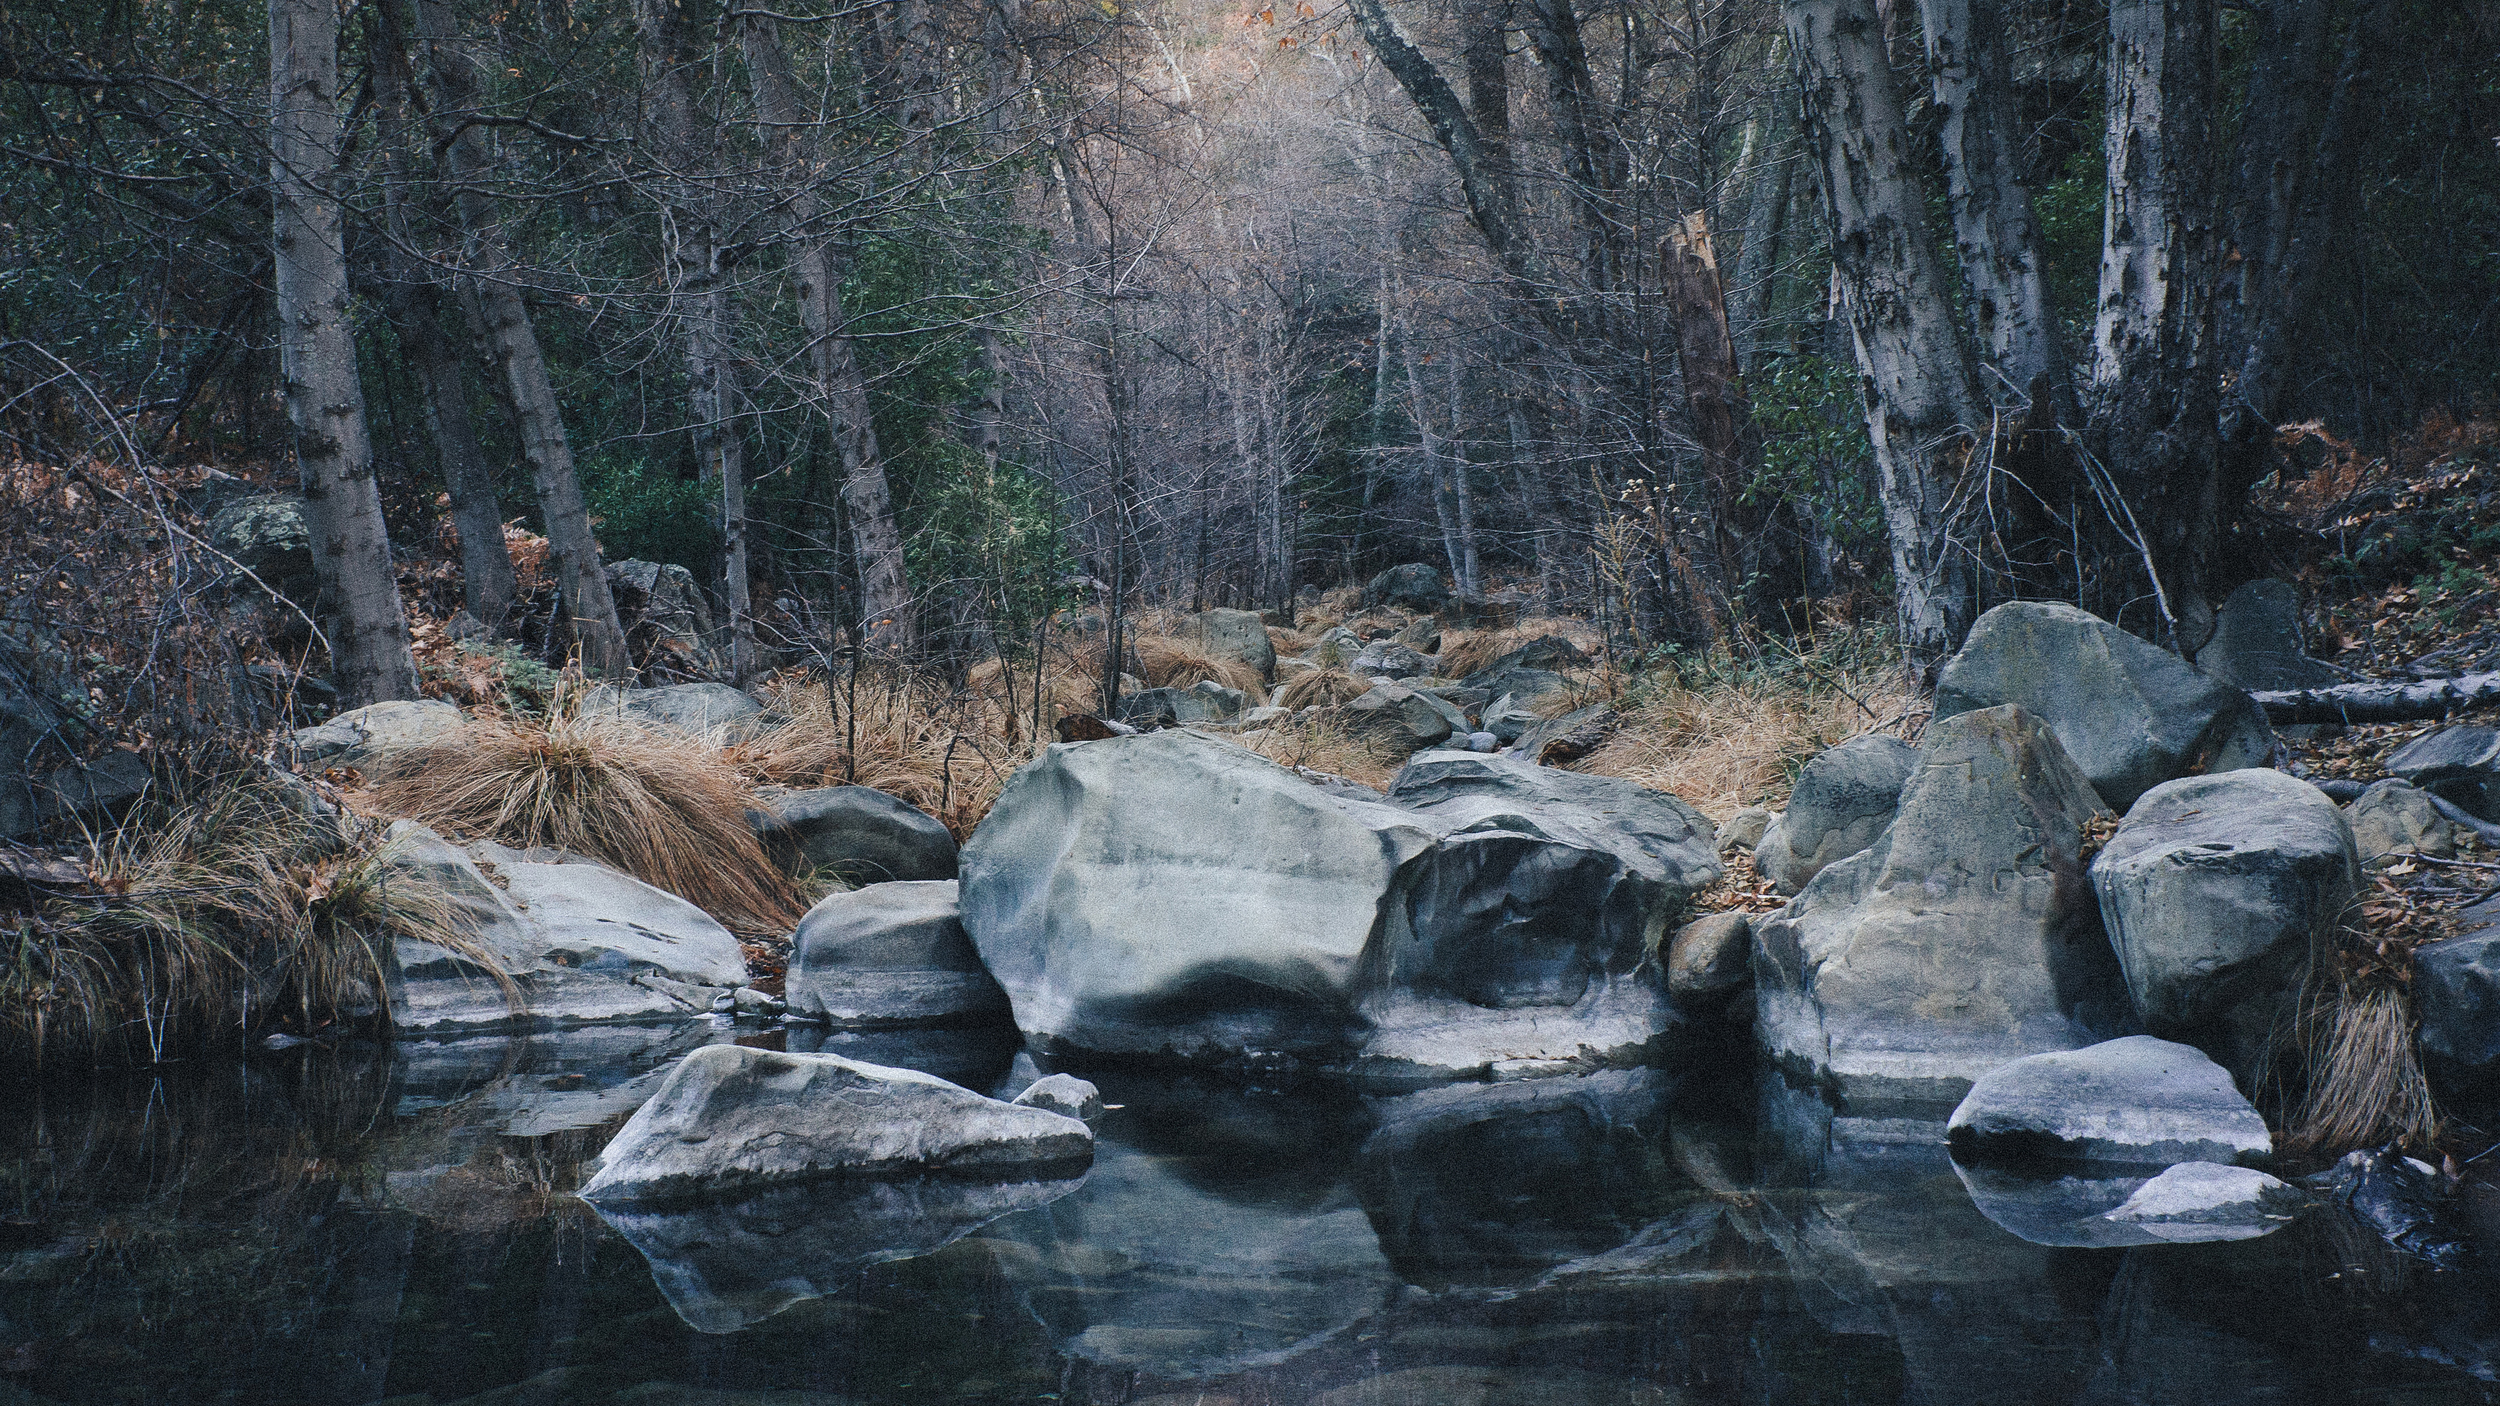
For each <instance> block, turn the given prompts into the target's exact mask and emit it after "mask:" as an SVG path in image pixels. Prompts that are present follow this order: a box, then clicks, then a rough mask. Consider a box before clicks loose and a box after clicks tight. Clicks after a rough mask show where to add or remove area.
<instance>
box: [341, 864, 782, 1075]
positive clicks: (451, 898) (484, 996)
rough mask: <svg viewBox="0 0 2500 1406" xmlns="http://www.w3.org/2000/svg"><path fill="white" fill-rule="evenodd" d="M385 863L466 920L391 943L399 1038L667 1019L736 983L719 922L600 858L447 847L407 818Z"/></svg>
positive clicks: (733, 950)
mask: <svg viewBox="0 0 2500 1406" xmlns="http://www.w3.org/2000/svg"><path fill="white" fill-rule="evenodd" d="M384 863H385V864H386V865H387V866H388V870H389V872H391V873H392V874H395V875H401V876H405V877H406V878H408V879H412V880H414V881H416V882H418V883H421V884H423V885H425V886H426V887H427V888H428V889H430V890H432V891H433V892H435V893H436V894H438V895H440V896H441V897H442V899H443V901H444V902H446V903H447V904H449V905H450V906H451V907H452V909H453V910H454V911H455V912H456V913H457V914H458V916H459V919H460V922H461V924H462V926H463V927H465V928H466V929H467V931H466V933H465V934H463V936H462V940H460V941H457V942H444V943H434V942H426V941H421V940H419V939H417V938H414V937H400V938H398V939H397V940H395V941H394V942H393V943H392V944H391V951H390V954H389V957H388V960H387V963H386V967H385V985H386V987H387V988H388V990H389V993H390V1006H391V1023H392V1025H393V1027H394V1029H395V1030H396V1032H397V1033H398V1034H400V1035H401V1036H403V1037H408V1036H422V1035H436V1034H445V1033H461V1032H469V1031H478V1030H490V1029H494V1030H500V1029H532V1028H541V1029H543V1028H554V1027H564V1026H572V1025H581V1024H588V1023H595V1022H605V1021H655V1020H678V1019H684V1018H685V1017H687V1016H689V1015H694V1014H699V1013H700V1012H701V1011H703V1010H704V1009H707V1008H708V1007H709V1005H710V1003H711V1000H712V999H713V997H714V996H716V995H719V994H725V993H727V992H730V991H733V990H735V989H736V988H737V987H740V986H743V985H745V984H746V976H747V972H746V956H745V953H744V952H743V951H741V950H740V948H739V946H738V940H737V939H736V938H735V937H733V936H731V935H730V933H729V930H728V929H726V928H724V927H722V926H721V925H720V924H719V923H717V922H715V921H713V919H712V917H711V915H709V914H707V913H705V912H704V911H703V910H702V909H700V908H697V907H695V906H694V905H693V904H691V903H688V902H686V901H685V900H684V899H682V898H679V897H677V896H676V895H675V894H671V893H664V892H662V891H661V890H659V889H656V888H653V887H651V886H650V885H649V884H646V883H643V882H642V881H641V880H639V879H636V878H634V877H632V876H631V875H628V874H621V873H618V872H617V871H616V870H613V869H610V868H608V867H607V866H605V865H602V864H597V863H593V862H591V861H589V860H586V859H582V858H580V857H578V856H575V855H568V854H565V853H563V852H562V851H558V850H526V851H524V850H512V849H507V848H505V847H504V846H502V845H498V844H494V843H492V842H489V841H478V842H475V843H472V844H470V845H468V846H466V847H461V846H456V845H453V844H451V843H449V842H448V841H446V840H444V839H443V838H442V837H441V836H439V835H437V834H435V833H434V832H433V831H431V830H428V829H426V828H425V827H424V826H422V825H418V824H416V823H414V822H413V821H405V820H403V821H399V822H397V823H396V824H394V825H393V826H392V827H391V830H390V834H389V837H388V840H387V847H386V849H385V850H384ZM489 963H491V964H492V967H493V970H490V969H489V966H488V964H489ZM496 971H500V972H501V973H502V974H503V976H504V977H506V978H508V979H509V980H510V983H511V985H510V989H509V990H507V989H506V987H505V985H504V983H503V982H501V981H498V980H497V979H496V976H495V972H496Z"/></svg>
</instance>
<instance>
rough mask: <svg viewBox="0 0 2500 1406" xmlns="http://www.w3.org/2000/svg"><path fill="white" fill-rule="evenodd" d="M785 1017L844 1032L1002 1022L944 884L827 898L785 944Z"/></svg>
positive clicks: (998, 994)
mask: <svg viewBox="0 0 2500 1406" xmlns="http://www.w3.org/2000/svg"><path fill="white" fill-rule="evenodd" d="M790 950H791V961H790V968H789V972H788V977H787V988H786V990H787V996H788V999H789V1002H790V1010H791V1013H792V1014H793V1015H795V1016H799V1017H802V1018H807V1019H815V1020H822V1021H825V1022H827V1023H828V1024H832V1025H839V1026H851V1027H876V1026H902V1025H934V1024H942V1023H949V1022H965V1021H979V1020H1003V1019H1005V1018H1006V1016H1007V993H1006V992H1004V991H1001V990H1000V989H999V987H998V983H997V982H996V981H994V980H992V979H991V977H990V974H989V972H988V970H987V969H985V968H983V967H982V965H981V954H980V953H979V952H976V951H974V950H973V946H972V939H971V938H970V937H969V936H967V935H966V934H965V932H964V926H963V919H962V916H961V914H960V912H959V911H958V909H957V906H956V886H955V881H954V880H952V879H945V880H931V881H925V882H920V883H896V884H871V885H869V886H868V887H866V888H863V889H853V890H851V891H849V892H845V893H833V894H827V895H826V896H825V897H824V898H823V899H822V900H820V901H819V902H818V903H817V904H816V906H815V907H813V908H811V909H809V910H808V912H807V916H806V917H805V918H803V919H801V920H800V922H799V929H798V932H797V934H796V935H795V936H793V937H792V938H791V942H790Z"/></svg>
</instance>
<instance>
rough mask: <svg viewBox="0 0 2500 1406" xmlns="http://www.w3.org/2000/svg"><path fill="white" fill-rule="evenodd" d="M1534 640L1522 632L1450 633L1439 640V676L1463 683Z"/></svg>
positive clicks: (1461, 631)
mask: <svg viewBox="0 0 2500 1406" xmlns="http://www.w3.org/2000/svg"><path fill="white" fill-rule="evenodd" d="M1535 638H1536V636H1535V635H1533V634H1530V633H1528V632H1527V631H1525V630H1451V631H1449V632H1447V633H1445V634H1443V635H1442V636H1441V674H1442V676H1443V677H1444V678H1453V679H1463V678H1465V677H1467V676H1468V675H1469V674H1472V673H1475V672H1477V671H1478V670H1480V669H1483V668H1484V667H1486V666H1487V665H1489V664H1491V663H1492V662H1493V661H1494V660H1496V659H1499V658H1501V657H1502V656H1503V655H1505V654H1508V653H1510V652H1511V651H1512V650H1514V649H1517V648H1518V647H1519V646H1521V645H1523V644H1526V643H1527V642H1528V641H1530V640H1532V639H1535Z"/></svg>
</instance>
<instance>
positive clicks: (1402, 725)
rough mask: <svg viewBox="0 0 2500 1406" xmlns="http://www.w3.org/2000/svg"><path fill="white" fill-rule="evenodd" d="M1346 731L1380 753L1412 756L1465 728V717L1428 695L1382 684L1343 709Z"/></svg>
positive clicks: (1398, 686) (1394, 684)
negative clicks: (1364, 739) (1392, 752)
mask: <svg viewBox="0 0 2500 1406" xmlns="http://www.w3.org/2000/svg"><path fill="white" fill-rule="evenodd" d="M1344 713H1345V719H1346V726H1347V729H1348V730H1349V731H1352V732H1354V733H1355V734H1357V735H1358V736H1361V737H1364V738H1366V739H1368V740H1370V741H1372V742H1373V743H1374V744H1375V745H1378V746H1380V747H1382V748H1384V749H1387V750H1391V751H1396V752H1415V751H1420V750H1422V749H1423V748H1426V747H1432V746H1437V745H1439V744H1440V743H1441V742H1443V741H1444V740H1446V739H1447V738H1448V737H1449V736H1450V734H1451V733H1453V732H1462V731H1464V730H1465V729H1466V727H1467V715H1466V714H1464V713H1461V712H1460V711H1459V710H1458V709H1456V708H1453V707H1451V706H1450V705H1449V704H1447V703H1444V702H1442V701H1441V700H1440V699H1438V698H1435V697H1433V696H1432V695H1431V694H1429V693H1420V692H1417V691H1416V690H1414V689H1412V688H1408V687H1407V686H1406V685H1404V684H1400V683H1383V684H1378V685H1376V686H1374V687H1373V688H1372V689H1371V691H1370V692H1368V693H1365V694H1364V695H1363V696H1362V697H1360V698H1357V699H1355V700H1353V701H1352V702H1350V703H1347V704H1346V705H1345V710H1344Z"/></svg>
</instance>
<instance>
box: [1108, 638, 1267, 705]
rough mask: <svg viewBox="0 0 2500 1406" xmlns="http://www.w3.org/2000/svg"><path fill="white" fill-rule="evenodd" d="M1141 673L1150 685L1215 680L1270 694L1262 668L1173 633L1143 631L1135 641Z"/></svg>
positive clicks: (1255, 694) (1180, 685)
mask: <svg viewBox="0 0 2500 1406" xmlns="http://www.w3.org/2000/svg"><path fill="white" fill-rule="evenodd" d="M1133 644H1134V647H1135V649H1136V652H1137V669H1138V676H1139V677H1141V678H1143V679H1144V680H1145V681H1146V686H1147V687H1148V688H1187V687H1189V686H1190V685H1191V684H1195V683H1205V682H1207V681H1209V680H1213V681H1214V682H1216V683H1220V684H1222V685H1223V686H1224V687H1226V688H1237V689H1240V690H1241V691H1242V692H1243V693H1245V694H1248V695H1249V696H1250V697H1251V698H1252V699H1254V700H1255V699H1259V698H1264V697H1266V690H1265V689H1264V688H1263V687H1262V686H1261V680H1260V678H1259V671H1258V670H1257V669H1254V668H1252V667H1251V666H1250V665H1248V664H1245V663H1243V662H1242V661H1240V660H1238V659H1227V658H1225V657H1223V656H1222V655H1217V654H1209V653H1208V652H1207V651H1206V650H1205V649H1204V648H1203V647H1201V646H1199V645H1198V644H1197V643H1195V642H1194V641H1191V640H1188V639H1184V638H1177V637H1175V636H1172V635H1148V634H1140V635H1138V636H1137V637H1136V639H1135V640H1134V641H1133Z"/></svg>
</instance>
